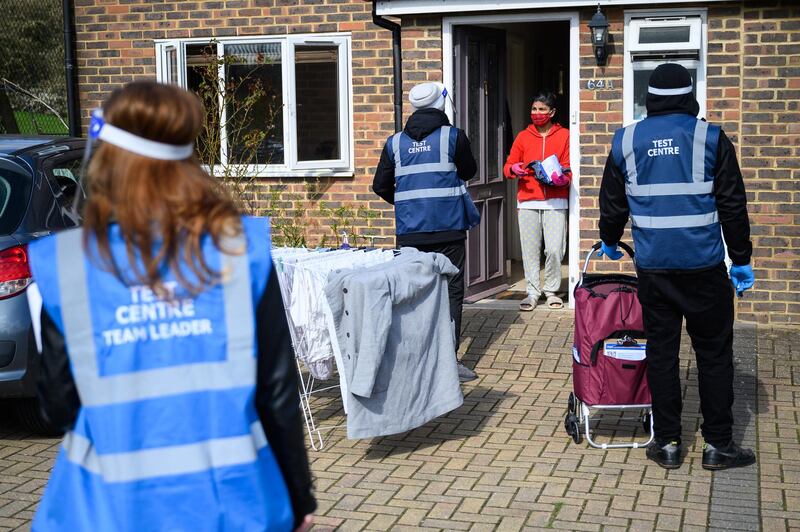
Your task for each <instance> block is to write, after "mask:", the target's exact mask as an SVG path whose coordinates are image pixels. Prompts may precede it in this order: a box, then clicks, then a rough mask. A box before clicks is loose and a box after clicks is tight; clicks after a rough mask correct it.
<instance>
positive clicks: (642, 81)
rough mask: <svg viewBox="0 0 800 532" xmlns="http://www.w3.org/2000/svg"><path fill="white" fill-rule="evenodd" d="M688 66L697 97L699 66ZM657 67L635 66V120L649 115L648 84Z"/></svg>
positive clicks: (693, 90) (693, 89)
mask: <svg viewBox="0 0 800 532" xmlns="http://www.w3.org/2000/svg"><path fill="white" fill-rule="evenodd" d="M684 66H685V67H686V70H688V71H689V74H691V76H692V80H693V81H694V83H692V94H694V97H695V98H697V68H696V67H688V66H686V65H684ZM653 70H655V67H651V68H645V69H636V66H634V71H633V119H634V120H641V119H642V118H644V117H645V116H647V107H646V103H647V86H648V83H649V82H650V74H652V73H653Z"/></svg>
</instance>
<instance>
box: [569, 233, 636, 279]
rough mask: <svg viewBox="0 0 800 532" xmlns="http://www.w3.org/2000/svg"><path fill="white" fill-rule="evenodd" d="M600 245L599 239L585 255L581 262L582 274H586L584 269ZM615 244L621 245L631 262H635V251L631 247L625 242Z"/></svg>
mask: <svg viewBox="0 0 800 532" xmlns="http://www.w3.org/2000/svg"><path fill="white" fill-rule="evenodd" d="M602 245H603V243H602V242H601V241H598V242H596V243H595V244H594V245H593V246H592V249H591V251H589V253H588V254H587V255H586V260H585V261H584V262H583V271H582V272H581V273H583V274H584V275H585V274H586V270H587V269H588V268H589V261H590V260H591V258H592V256H593V255H594V254H595V252H596V251H598V250H599V249H600V247H601V246H602ZM617 245H618V246H619V247H621V248H622V250H623V251H624V252H625V253H627V254H628V256H629V257H630V258H631V260H632V261H633V263H634V264H636V259H635V258H634V256H635V253H634V252H633V249H632V248H631V247H630V246H629V245H628V244H626V243H625V242H619V243H617Z"/></svg>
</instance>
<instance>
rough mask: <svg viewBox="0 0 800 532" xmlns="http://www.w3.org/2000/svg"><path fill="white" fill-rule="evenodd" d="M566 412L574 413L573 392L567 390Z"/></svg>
mask: <svg viewBox="0 0 800 532" xmlns="http://www.w3.org/2000/svg"><path fill="white" fill-rule="evenodd" d="M567 412H569V413H570V414H574V413H575V394H574V393H572V392H569V398H568V399H567Z"/></svg>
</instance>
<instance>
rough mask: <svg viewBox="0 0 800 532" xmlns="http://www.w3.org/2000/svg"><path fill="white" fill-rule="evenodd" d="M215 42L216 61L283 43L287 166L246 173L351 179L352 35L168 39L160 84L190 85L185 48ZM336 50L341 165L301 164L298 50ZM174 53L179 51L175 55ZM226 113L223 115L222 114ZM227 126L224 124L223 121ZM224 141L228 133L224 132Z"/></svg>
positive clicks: (161, 47)
mask: <svg viewBox="0 0 800 532" xmlns="http://www.w3.org/2000/svg"><path fill="white" fill-rule="evenodd" d="M211 42H215V43H216V44H217V56H218V57H220V58H222V57H224V55H225V46H226V45H233V44H253V43H279V44H280V45H281V76H282V87H281V89H282V97H283V146H284V162H283V163H281V164H256V165H248V169H247V173H248V174H249V175H253V176H255V177H322V176H325V177H352V176H353V175H354V173H355V168H354V148H355V147H354V144H355V143H354V141H353V133H352V132H353V81H352V75H351V65H352V63H353V60H352V39H351V34H350V33H324V34H321V33H316V34H299V35H280V36H263V37H218V38H214V39H210V38H205V37H204V38H191V39H168V40H157V41H155V47H156V79H157V80H158V81H160V82H164V83H176V84H177V85H179V86H180V87H183V88H188V87H187V86H186V45H187V44H202V43H211ZM315 44H316V45H323V44H324V45H335V46H337V47H338V72H337V75H338V89H339V118H340V119H339V139H340V145H339V153H340V157H339V159H336V160H321V161H298V160H297V158H298V155H297V153H298V152H297V142H296V139H297V101H296V93H295V79H296V78H295V68H294V64H295V63H294V58H295V57H294V51H295V47H296V46H298V45H312V46H313V45H315ZM173 51H174V52H173ZM172 57H175V58H177V61H178V69H177V70H178V79H177V80H175V79H171V78H172V76H171V70H170V67H171V60H172ZM223 76H224V71H223V68H222V67H220V81H221V82H222V81H223V79H224V78H223ZM224 112H226V111H225V110H223V113H224ZM223 123H224V119H223ZM221 138H222V139H225V131H224V126H223V131H222V132H221ZM226 152H227V145H226V144H225V143H224V142H223V147H222V153H221V158H222V161H227V153H226Z"/></svg>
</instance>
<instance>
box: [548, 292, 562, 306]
mask: <svg viewBox="0 0 800 532" xmlns="http://www.w3.org/2000/svg"><path fill="white" fill-rule="evenodd" d="M547 308H550V309H559V308H564V302H563V301H561V298H560V297H558V296H557V295H552V296H547Z"/></svg>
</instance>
